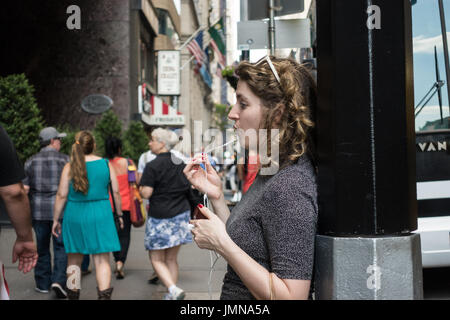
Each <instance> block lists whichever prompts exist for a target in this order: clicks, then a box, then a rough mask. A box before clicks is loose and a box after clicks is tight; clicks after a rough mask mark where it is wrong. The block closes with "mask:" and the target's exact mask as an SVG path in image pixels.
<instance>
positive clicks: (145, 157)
mask: <svg viewBox="0 0 450 320" xmlns="http://www.w3.org/2000/svg"><path fill="white" fill-rule="evenodd" d="M149 137H150V139H149V144H148V145H149V149H150V142H151V133H150V135H149ZM170 152H171V153H172V154H173V155H175V157H176V158H178V159H181V160H182V161H183V162H184V163H186V162H187V160H188V159H187V157H186V156H184V155H183V154H182V153H181V152H180V151H178V150H175V149H171V150H170ZM155 158H156V155H155V154H154V153H153V152H152V150H151V149H150V150H148V151H146V152H144V153H142V154H141V156H140V157H139V162H138V168H137V172H136V180H137V184H138V185H139V183H140V180H141V177H142V174H143V173H144V169H145V166H146V165H147V163H149V162H151V161H152V160H154V159H155ZM144 203H145V208H146V209H147V211H149V209H150V202H149V201H148V200H147V199H144ZM158 282H159V278H158V275H157V274H156V272H155V271H153V273H152V274H151V275H150V277H149V279H148V283H149V284H157V283H158Z"/></svg>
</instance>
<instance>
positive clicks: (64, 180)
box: [53, 163, 70, 221]
mask: <svg viewBox="0 0 450 320" xmlns="http://www.w3.org/2000/svg"><path fill="white" fill-rule="evenodd" d="M69 173H70V164H69V163H67V164H66V165H65V166H64V169H63V171H62V173H61V178H60V180H59V186H58V191H57V193H56V199H55V205H54V207H53V221H59V218H60V216H61V213H62V211H63V209H64V205H65V204H66V201H67V195H68V194H69V181H70V175H69Z"/></svg>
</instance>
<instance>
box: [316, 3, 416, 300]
mask: <svg viewBox="0 0 450 320" xmlns="http://www.w3.org/2000/svg"><path fill="white" fill-rule="evenodd" d="M316 3H317V56H318V61H317V67H318V92H319V95H318V110H317V131H318V153H319V170H318V185H319V187H318V189H319V224H318V231H319V234H318V235H317V237H316V262H315V266H316V267H315V289H316V298H317V299H345V300H354V299H374V300H378V299H421V298H422V297H423V289H422V261H421V254H420V235H419V234H414V233H412V232H413V231H414V230H416V229H417V199H416V175H415V172H416V150H415V130H414V83H413V75H414V72H413V50H412V47H413V46H412V17H411V2H410V0H395V1H392V0H352V1H349V0H317V2H316ZM399 274H401V277H399Z"/></svg>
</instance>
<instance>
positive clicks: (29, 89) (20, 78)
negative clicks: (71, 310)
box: [0, 74, 44, 163]
mask: <svg viewBox="0 0 450 320" xmlns="http://www.w3.org/2000/svg"><path fill="white" fill-rule="evenodd" d="M33 93H34V87H33V86H32V85H31V84H30V83H29V82H28V80H27V78H26V77H25V75H24V74H19V75H10V76H7V77H0V124H1V125H2V126H3V128H5V130H6V132H7V133H8V135H9V136H10V137H11V140H12V141H13V143H14V146H15V147H16V150H17V153H18V155H19V158H20V160H21V161H22V162H23V163H24V162H25V160H26V159H27V158H29V157H30V156H32V155H33V154H35V153H37V152H38V151H39V150H40V144H39V132H40V131H41V130H42V129H43V128H44V120H43V118H42V115H41V110H40V109H39V108H38V106H37V103H36V99H35V98H34V96H33Z"/></svg>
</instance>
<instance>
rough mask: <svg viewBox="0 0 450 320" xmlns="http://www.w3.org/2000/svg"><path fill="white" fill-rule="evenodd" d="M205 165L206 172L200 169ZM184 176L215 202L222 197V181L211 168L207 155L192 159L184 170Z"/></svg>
mask: <svg viewBox="0 0 450 320" xmlns="http://www.w3.org/2000/svg"><path fill="white" fill-rule="evenodd" d="M201 163H204V164H205V167H206V171H205V170H203V169H202V168H201V167H200V164H201ZM183 173H184V175H185V176H186V178H187V179H188V180H189V182H190V183H191V184H192V186H193V187H194V188H196V189H197V190H199V191H200V192H201V193H205V194H207V196H208V197H209V198H211V199H213V200H217V199H219V198H220V197H221V195H222V180H221V179H220V177H219V175H218V174H217V172H216V170H214V168H213V167H212V166H211V164H210V163H209V160H208V156H207V155H206V154H201V155H200V154H199V155H197V156H195V157H194V158H192V159H191V161H190V162H189V163H188V164H187V165H186V167H185V168H184V170H183Z"/></svg>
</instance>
